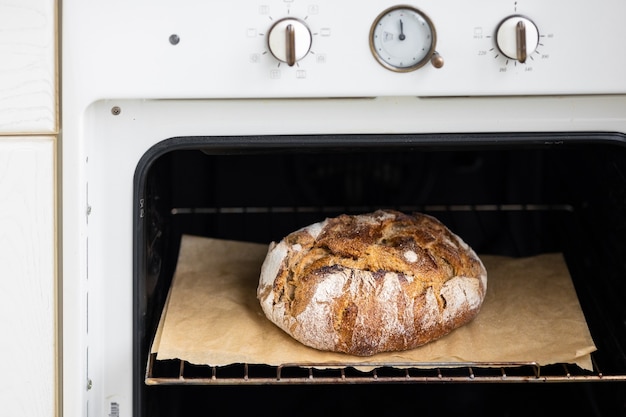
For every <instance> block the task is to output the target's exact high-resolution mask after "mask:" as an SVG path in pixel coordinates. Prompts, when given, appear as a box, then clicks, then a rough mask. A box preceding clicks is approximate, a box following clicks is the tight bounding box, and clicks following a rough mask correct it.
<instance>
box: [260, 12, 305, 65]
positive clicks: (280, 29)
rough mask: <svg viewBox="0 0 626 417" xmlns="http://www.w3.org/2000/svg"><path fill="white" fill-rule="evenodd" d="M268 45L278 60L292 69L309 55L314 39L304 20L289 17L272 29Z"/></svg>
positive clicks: (275, 24)
mask: <svg viewBox="0 0 626 417" xmlns="http://www.w3.org/2000/svg"><path fill="white" fill-rule="evenodd" d="M267 43H268V48H269V50H270V52H271V53H272V55H274V57H275V58H276V59H278V60H279V61H281V62H286V63H287V65H289V66H290V67H292V66H293V65H295V63H296V62H298V61H300V60H301V59H302V58H304V57H305V56H306V55H307V54H308V53H309V51H310V50H311V44H312V43H313V37H312V36H311V31H310V30H309V27H308V26H307V25H306V24H305V23H304V22H303V21H302V20H300V19H296V18H293V17H287V18H284V19H281V20H279V21H277V22H276V23H274V25H273V26H272V27H271V28H270V30H269V33H268V36H267Z"/></svg>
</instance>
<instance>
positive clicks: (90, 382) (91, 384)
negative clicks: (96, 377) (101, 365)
mask: <svg viewBox="0 0 626 417" xmlns="http://www.w3.org/2000/svg"><path fill="white" fill-rule="evenodd" d="M92 387H93V382H92V381H91V379H88V380H87V391H89V390H90V389H91V388H92Z"/></svg>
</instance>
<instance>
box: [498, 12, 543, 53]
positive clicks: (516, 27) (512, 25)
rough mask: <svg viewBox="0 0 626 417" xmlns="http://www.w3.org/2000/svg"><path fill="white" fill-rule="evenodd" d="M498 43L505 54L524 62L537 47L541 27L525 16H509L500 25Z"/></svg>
mask: <svg viewBox="0 0 626 417" xmlns="http://www.w3.org/2000/svg"><path fill="white" fill-rule="evenodd" d="M496 43H497V45H498V48H499V49H500V51H501V52H502V53H503V54H504V55H506V56H507V57H509V58H511V59H516V60H518V61H519V62H521V63H524V62H526V58H528V56H529V55H530V54H532V53H533V52H534V51H535V49H537V45H538V44H539V29H537V25H535V23H534V22H533V21H532V20H530V19H528V18H526V17H524V16H519V15H514V16H509V17H507V18H506V19H504V20H503V21H502V22H500V25H499V26H498V29H497V31H496Z"/></svg>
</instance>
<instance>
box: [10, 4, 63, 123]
mask: <svg viewBox="0 0 626 417" xmlns="http://www.w3.org/2000/svg"><path fill="white" fill-rule="evenodd" d="M55 54H56V14H55V1H54V0H0V134H2V133H12V134H20V133H32V132H35V133H56V131H57V120H58V117H57V82H56V80H57V76H56V58H55Z"/></svg>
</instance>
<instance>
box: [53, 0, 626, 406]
mask: <svg viewBox="0 0 626 417" xmlns="http://www.w3.org/2000/svg"><path fill="white" fill-rule="evenodd" d="M625 13H626V3H624V2H623V1H619V0H603V1H602V2H599V3H593V4H587V3H583V2H581V1H574V2H572V1H567V2H566V1H563V0H555V1H552V2H548V3H546V2H541V1H538V0H518V1H509V2H495V1H488V0H484V1H477V2H463V1H458V0H448V1H445V2H440V1H439V2H435V1H432V0H420V1H412V2H401V3H396V2H393V1H389V0H384V1H378V2H356V1H343V2H332V1H328V0H312V1H304V0H263V1H252V0H244V1H241V2H229V1H221V0H220V1H212V2H200V1H185V2H165V1H136V2H123V1H118V0H114V1H107V2H102V1H90V2H85V1H78V0H66V1H64V2H62V14H61V17H62V61H61V63H62V65H61V70H62V135H61V145H62V152H61V155H60V163H61V174H62V187H61V193H62V195H61V198H60V204H61V213H62V221H61V224H60V228H61V229H60V231H61V233H60V234H61V239H62V247H61V259H60V269H61V272H62V274H61V276H62V279H61V284H62V288H61V290H60V297H61V302H62V314H61V316H62V325H61V331H62V369H61V374H62V378H61V379H62V397H63V401H62V404H63V406H62V407H63V411H64V415H65V416H86V415H108V416H112V417H118V416H131V415H132V416H179V415H196V414H199V413H205V412H207V410H214V409H215V410H220V409H221V410H224V409H226V410H233V412H235V413H238V412H241V411H242V410H244V409H254V408H255V407H262V408H263V409H266V408H267V407H268V406H269V407H271V408H272V409H276V410H300V409H303V408H306V409H308V408H313V409H320V410H326V411H328V412H333V411H337V412H344V413H345V412H365V411H368V410H370V409H371V408H372V407H377V408H378V407H379V408H380V409H381V410H385V412H386V413H387V414H391V413H393V412H407V410H416V409H419V410H420V411H423V412H426V413H435V412H437V413H444V414H448V413H455V414H458V413H460V412H468V413H472V414H495V415H509V416H513V415H522V414H529V413H530V414H532V415H542V412H547V411H550V412H553V411H554V410H557V411H559V412H563V413H565V412H577V413H582V414H584V415H598V416H600V415H602V416H608V415H610V416H616V415H626V400H625V398H626V396H625V395H624V394H626V302H625V300H626V279H625V278H624V277H625V276H626V263H625V262H624V259H626V238H624V236H625V233H626V230H625V229H626V215H625V213H626V146H625V145H626V137H625V134H626V78H624V77H623V68H624V67H625V66H626V53H625V52H624V50H623V48H622V47H621V42H620V41H621V40H622V39H626V27H625V26H624V25H622V24H621V16H623V15H624V14H625ZM381 208H391V209H395V210H399V211H403V212H407V213H408V212H413V211H416V212H423V213H427V214H431V215H433V216H435V217H437V218H438V219H440V220H441V221H442V222H443V223H444V224H446V225H447V226H449V227H450V228H451V230H453V231H454V232H455V233H457V234H458V235H460V236H461V237H462V238H463V239H464V240H465V241H466V242H467V243H469V244H470V245H471V246H472V247H473V248H474V249H475V250H476V252H477V253H479V254H480V255H481V256H485V257H491V256H493V257H504V258H506V259H509V260H513V261H515V260H528V259H531V260H532V259H536V258H537V257H541V256H542V255H546V254H557V255H558V256H559V257H561V259H562V260H563V265H565V271H566V272H567V279H568V280H569V281H568V282H570V283H571V294H573V295H574V296H575V301H576V305H577V307H578V308H579V311H580V314H581V316H580V317H581V318H582V322H583V323H584V325H585V329H586V330H587V331H588V334H589V337H590V338H591V339H592V341H593V349H590V350H589V351H585V352H577V353H576V354H574V355H573V357H576V356H577V355H578V354H579V353H580V355H581V356H583V357H584V358H585V361H586V362H585V363H588V364H589V366H584V365H581V364H580V363H579V362H576V361H569V360H563V361H557V362H552V361H549V360H548V361H545V362H544V361H543V360H542V359H541V358H543V352H540V353H541V355H540V354H539V353H538V354H537V357H533V356H530V357H524V358H523V359H520V360H515V359H507V360H501V359H500V357H496V356H494V357H493V358H490V357H480V358H479V359H475V358H474V357H473V356H471V355H470V356H469V357H464V358H461V359H460V360H459V359H458V358H457V359H454V358H452V359H450V358H444V359H441V360H432V361H390V362H387V361H380V362H376V361H374V362H371V363H367V366H365V365H366V364H365V362H363V360H364V359H363V358H354V357H345V358H343V359H342V360H340V361H333V362H332V363H311V362H310V361H308V360H307V361H304V360H303V361H299V360H297V358H296V359H295V360H292V358H291V357H290V359H289V360H286V359H285V360H284V361H281V358H280V355H278V359H277V360H276V361H275V362H272V363H265V362H263V361H256V360H255V359H254V357H252V358H251V359H250V360H241V361H240V360H237V361H235V362H233V363H221V362H220V363H218V364H216V363H213V362H212V360H211V357H210V356H211V355H209V359H208V360H206V361H205V362H206V363H202V362H198V361H194V360H191V359H187V358H175V357H173V358H165V359H163V358H160V357H159V353H160V352H158V349H157V348H155V346H156V347H158V342H159V340H162V339H161V336H162V335H163V332H165V328H164V327H163V323H164V320H165V319H166V318H167V317H168V315H169V314H170V310H171V305H170V302H169V300H170V295H171V294H173V291H174V289H175V283H176V282H177V280H178V276H177V274H178V272H179V271H180V268H181V266H180V262H179V260H180V257H181V253H182V249H183V242H185V241H186V240H185V239H187V238H188V237H190V236H191V237H193V238H195V239H199V240H200V241H201V242H204V241H205V240H215V241H228V242H235V243H237V244H244V245H245V244H251V245H255V247H256V248H258V247H259V246H257V245H260V247H265V246H267V245H268V244H269V243H270V242H272V241H277V240H280V239H281V238H282V237H284V236H285V235H286V234H288V233H290V232H292V231H294V230H296V229H298V228H300V227H303V226H306V225H308V224H311V223H314V222H318V221H321V220H323V219H324V218H327V217H333V216H336V215H339V214H344V213H348V214H357V213H364V212H369V211H373V210H377V209H381ZM488 269H489V268H488ZM524 271H525V270H524V269H522V276H523V272H524ZM528 271H530V269H528ZM528 274H531V272H528ZM507 277H508V273H504V274H503V282H506V280H507ZM549 280H550V276H549V275H548V276H547V277H546V278H545V279H543V281H540V282H542V283H543V284H549ZM547 288H552V287H547ZM490 290H492V287H489V288H488V293H489V291H490ZM550 291H553V292H554V290H552V289H551V290H550ZM239 292H241V291H239ZM556 292H558V291H556ZM232 294H233V295H232V296H233V297H234V292H233V293H232ZM509 295H510V294H509ZM497 296H498V297H500V296H502V293H498V294H497ZM221 297H222V298H229V297H231V293H229V292H225V293H224V294H222V295H221ZM525 301H526V302H525V303H522V304H525V305H528V306H529V309H528V310H536V309H539V308H540V307H542V306H541V305H540V304H541V303H540V301H539V300H534V299H533V298H530V297H529V298H527V299H526V300H525ZM184 304H185V303H183V307H184ZM188 307H189V306H188ZM190 307H193V306H190ZM259 311H260V307H259ZM577 311H578V310H577ZM257 313H258V312H256V313H255V312H253V313H251V314H252V315H254V314H257ZM237 317H238V316H237V314H231V313H224V314H223V316H222V317H220V319H219V321H220V323H222V325H223V324H224V323H225V325H226V328H229V327H230V328H233V329H235V332H234V333H235V334H236V333H237V331H236V330H237V328H238V327H237V326H238V324H237V323H238V322H237V321H236V320H235V319H236V318H237ZM479 317H480V316H479ZM566 319H569V316H568V317H566ZM230 320H233V321H232V322H230ZM229 323H232V324H229ZM564 323H565V324H564ZM567 323H568V322H567V320H565V321H563V322H561V321H559V322H558V323H557V322H553V323H552V324H551V325H550V327H552V326H553V327H554V328H563V327H567V326H568V325H567ZM504 325H505V324H502V326H504ZM214 328H217V322H212V321H211V320H208V319H207V320H206V321H205V322H204V323H203V325H202V326H201V328H200V327H198V328H196V329H192V331H190V332H188V333H195V330H198V331H200V330H202V332H203V334H206V335H208V338H209V339H213V338H215V339H217V338H218V337H219V336H221V335H220V334H218V333H219V332H218V331H216V330H213V329H214ZM242 336H245V335H242ZM264 340H265V339H264V338H263V337H257V338H253V339H252V340H246V341H245V343H246V344H249V345H255V344H257V345H259V346H261V347H264V348H265V349H266V350H269V351H272V352H273V353H276V352H279V353H280V352H281V351H282V349H283V346H263V344H264V343H265V342H264ZM559 341H562V342H563V344H564V345H565V344H566V342H567V340H563V339H559ZM506 344H507V341H506V340H504V339H503V340H492V341H491V342H490V347H491V348H493V350H494V351H497V350H498V349H500V348H503V347H505V346H504V345H506ZM521 344H524V343H523V338H522V343H521ZM556 345H557V347H558V346H559V345H560V343H556ZM192 350H196V351H201V352H202V351H203V346H197V345H196V346H192ZM224 350H228V348H226V347H225V348H224ZM285 357H286V356H285ZM476 357H478V356H476Z"/></svg>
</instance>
